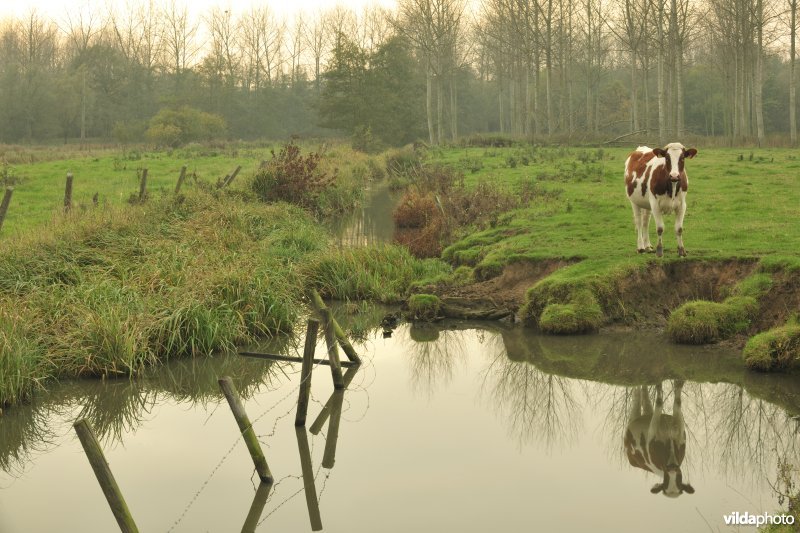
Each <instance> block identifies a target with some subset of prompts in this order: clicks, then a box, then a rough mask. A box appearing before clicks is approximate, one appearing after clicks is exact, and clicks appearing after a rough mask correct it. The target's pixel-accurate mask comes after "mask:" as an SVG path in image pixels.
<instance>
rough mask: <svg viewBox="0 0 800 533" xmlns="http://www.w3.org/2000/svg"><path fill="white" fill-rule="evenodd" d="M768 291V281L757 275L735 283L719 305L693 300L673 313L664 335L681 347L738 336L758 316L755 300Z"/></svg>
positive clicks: (766, 278)
mask: <svg viewBox="0 0 800 533" xmlns="http://www.w3.org/2000/svg"><path fill="white" fill-rule="evenodd" d="M771 287H772V277H771V276H770V275H769V274H767V273H764V272H757V273H755V274H753V275H751V276H748V277H747V278H745V279H743V280H741V281H740V282H739V283H737V284H736V285H735V286H734V287H733V288H732V290H731V293H732V294H733V296H730V297H728V298H726V299H725V300H724V301H722V302H708V301H703V300H696V301H692V302H687V303H685V304H683V305H682V306H680V307H678V308H677V309H675V310H673V311H672V313H671V314H670V317H669V320H668V322H667V334H668V335H669V336H670V338H671V339H672V340H673V341H675V342H678V343H681V344H708V343H712V342H718V341H721V340H725V339H728V338H730V337H732V336H733V335H735V334H737V333H742V332H744V331H746V330H747V328H748V327H749V326H750V323H751V321H752V320H753V318H754V317H755V314H756V313H757V312H758V309H759V303H758V299H759V298H760V297H761V296H762V295H764V294H765V293H766V292H767V291H769V289H770V288H771Z"/></svg>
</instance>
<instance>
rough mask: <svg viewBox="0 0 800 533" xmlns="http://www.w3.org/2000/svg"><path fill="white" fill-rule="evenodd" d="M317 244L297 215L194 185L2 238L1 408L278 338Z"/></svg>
mask: <svg viewBox="0 0 800 533" xmlns="http://www.w3.org/2000/svg"><path fill="white" fill-rule="evenodd" d="M326 246H327V237H326V236H325V234H324V232H321V231H319V228H318V226H317V225H316V224H315V223H314V222H313V220H312V219H311V218H310V216H309V215H308V214H307V213H306V212H305V211H303V210H301V209H299V208H297V207H294V206H291V205H288V204H285V203H275V204H262V203H259V202H245V201H244V200H240V199H238V198H235V197H233V196H230V195H225V194H212V193H208V192H203V191H195V192H192V193H191V194H189V195H186V196H182V197H180V198H179V199H174V198H172V197H163V198H160V199H155V200H151V201H149V202H148V203H145V204H143V205H139V206H134V207H128V208H106V209H101V210H97V211H96V212H91V213H87V214H85V215H83V216H80V217H68V218H63V219H58V220H56V221H55V222H54V224H53V225H52V226H51V227H47V228H43V229H41V230H38V231H36V232H31V233H28V234H24V235H22V236H21V237H20V238H19V239H18V240H17V241H6V242H4V250H3V252H4V253H3V254H2V255H0V351H1V353H2V358H0V404H10V403H17V402H19V401H21V400H24V399H25V398H26V396H27V395H28V394H30V392H31V391H32V390H34V389H35V388H36V387H38V386H40V384H41V383H42V382H43V381H44V380H46V379H48V378H50V377H60V376H68V377H72V376H132V375H137V374H139V373H141V372H142V370H143V369H144V368H146V367H148V366H151V365H154V364H157V363H159V362H160V361H163V360H166V359H169V358H172V357H181V356H188V355H201V354H209V353H211V352H213V351H216V350H225V349H230V348H232V347H233V346H235V345H236V344H238V343H242V342H247V341H251V340H254V339H255V338H258V337H264V336H268V335H272V334H275V333H279V332H288V331H290V330H291V328H292V326H293V324H294V323H295V321H296V320H297V318H298V316H299V314H300V313H301V312H302V302H301V301H300V295H301V294H302V290H301V285H302V284H303V282H304V280H303V277H302V274H301V272H300V268H299V264H300V263H301V262H303V261H304V260H305V259H306V258H307V257H308V256H309V255H310V254H312V253H318V252H320V251H321V250H323V249H324V248H325V247H326ZM19 310H23V311H24V313H25V316H24V317H20V316H18V314H19ZM23 326H24V327H23Z"/></svg>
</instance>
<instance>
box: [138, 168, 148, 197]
mask: <svg viewBox="0 0 800 533" xmlns="http://www.w3.org/2000/svg"><path fill="white" fill-rule="evenodd" d="M146 197H147V169H146V168H143V169H142V179H141V181H140V182H139V203H142V202H144V200H145V198H146Z"/></svg>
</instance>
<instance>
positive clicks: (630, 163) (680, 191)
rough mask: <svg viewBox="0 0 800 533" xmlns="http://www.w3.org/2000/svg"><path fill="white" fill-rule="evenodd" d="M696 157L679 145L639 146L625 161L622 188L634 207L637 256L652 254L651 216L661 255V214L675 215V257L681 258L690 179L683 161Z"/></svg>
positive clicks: (662, 252)
mask: <svg viewBox="0 0 800 533" xmlns="http://www.w3.org/2000/svg"><path fill="white" fill-rule="evenodd" d="M695 155H697V150H695V149H694V148H690V149H688V150H687V149H686V148H685V147H684V146H683V145H682V144H681V143H670V144H668V145H666V146H665V147H664V148H663V149H662V148H648V147H647V146H640V147H639V148H637V149H636V151H635V152H633V153H631V155H630V156H628V159H627V160H626V161H625V188H626V192H627V193H628V199H629V200H630V201H631V206H632V207H633V223H634V225H635V226H636V249H637V250H638V251H639V253H644V252H651V251H653V247H652V246H651V244H650V215H651V213H652V216H653V218H655V219H656V230H657V231H658V246H657V247H656V255H658V257H661V256H662V255H663V254H664V247H663V244H662V242H661V234H662V233H664V215H665V214H669V213H675V235H676V237H677V239H678V255H679V256H681V257H684V256H685V255H686V249H685V248H684V247H683V217H684V216H685V215H686V193H687V191H688V190H689V178H688V177H687V176H686V170H685V169H684V160H685V159H686V158H689V159H691V158H692V157H694V156H695Z"/></svg>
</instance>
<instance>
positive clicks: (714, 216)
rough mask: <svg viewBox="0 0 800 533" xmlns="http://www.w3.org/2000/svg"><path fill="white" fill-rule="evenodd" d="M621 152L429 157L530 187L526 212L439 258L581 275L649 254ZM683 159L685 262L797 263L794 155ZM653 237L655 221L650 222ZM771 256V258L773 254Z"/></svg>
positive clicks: (670, 231)
mask: <svg viewBox="0 0 800 533" xmlns="http://www.w3.org/2000/svg"><path fill="white" fill-rule="evenodd" d="M634 148H636V146H635V145H633V144H632V145H631V146H630V147H626V148H540V147H529V146H521V147H512V148H452V149H444V150H439V151H435V152H433V154H432V160H433V161H434V162H440V163H444V164H447V165H452V166H456V167H458V168H461V169H462V170H463V171H464V173H465V179H466V181H467V183H468V184H469V183H476V182H478V181H480V180H487V181H491V182H494V183H496V184H500V185H502V186H507V187H510V188H512V189H516V190H522V188H523V187H529V188H534V190H536V191H540V192H541V194H538V195H536V196H534V201H533V202H532V203H531V205H530V206H529V207H528V208H525V209H520V210H516V211H513V212H511V213H508V214H506V215H505V216H503V217H501V219H500V222H499V223H498V224H497V225H496V227H492V228H488V229H485V230H483V231H480V232H477V233H473V234H470V235H467V236H464V237H463V238H462V239H460V240H459V241H457V242H456V243H454V244H453V245H452V246H450V247H449V248H447V249H446V250H445V252H444V256H445V258H448V259H450V260H452V261H453V262H454V263H457V264H459V263H461V264H470V265H473V266H476V267H477V272H478V273H479V274H480V273H481V272H485V273H486V274H487V275H491V274H493V273H496V272H497V271H498V269H499V268H501V267H502V266H503V265H505V264H506V263H508V262H510V261H514V260H517V259H520V258H545V257H546V258H575V259H582V260H583V261H582V262H580V263H578V264H576V265H575V266H573V267H570V268H569V269H566V271H565V272H562V273H561V275H564V274H573V275H575V276H582V275H585V274H588V273H592V272H598V271H600V270H603V271H605V270H608V269H613V268H614V267H617V266H626V265H631V264H634V265H635V264H643V263H645V262H647V261H651V260H654V259H655V258H654V257H653V256H652V255H650V254H645V255H638V254H637V253H636V233H635V230H634V226H633V215H632V211H631V207H630V202H629V201H628V199H627V196H626V194H625V192H624V191H625V187H624V181H623V167H624V162H625V159H626V157H627V155H628V154H629V153H630V151H631V150H632V149H634ZM696 148H697V149H698V155H697V157H696V158H694V159H692V160H687V163H686V170H687V174H688V176H689V193H688V209H687V214H686V218H685V220H684V241H685V244H686V249H687V251H688V253H689V258H690V259H719V258H727V257H761V258H765V257H769V258H781V259H780V261H783V260H784V259H787V260H789V261H791V262H796V261H797V259H798V257H800V254H798V247H799V246H800V231H799V230H800V227H798V223H797V214H798V206H800V188H798V187H797V184H798V181H800V180H798V176H800V151H797V150H789V149H763V150H760V149H759V150H751V149H727V148H723V149H720V148H708V149H705V148H704V147H703V146H697V147H696ZM650 232H651V239H652V240H653V243H654V244H655V242H656V240H655V239H656V228H655V222H654V221H653V222H651V225H650ZM664 248H665V254H664V258H663V260H664V261H670V260H673V259H677V253H676V245H675V233H674V217H673V216H670V215H668V216H667V217H666V218H665V232H664ZM776 260H777V259H776Z"/></svg>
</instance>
